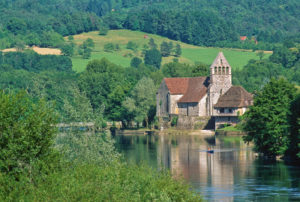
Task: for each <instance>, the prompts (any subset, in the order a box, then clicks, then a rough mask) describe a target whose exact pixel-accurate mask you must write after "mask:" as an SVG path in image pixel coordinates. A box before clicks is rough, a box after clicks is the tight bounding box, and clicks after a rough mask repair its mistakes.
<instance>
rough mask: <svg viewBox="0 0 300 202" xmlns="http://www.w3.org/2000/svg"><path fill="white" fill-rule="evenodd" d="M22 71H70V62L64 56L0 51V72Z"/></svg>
mask: <svg viewBox="0 0 300 202" xmlns="http://www.w3.org/2000/svg"><path fill="white" fill-rule="evenodd" d="M12 69H23V70H27V71H32V72H39V71H43V70H56V71H66V72H68V71H72V61H71V59H70V58H68V57H66V56H57V55H39V54H37V53H35V52H34V51H26V52H25V53H23V52H8V53H2V52H1V51H0V71H5V70H12Z"/></svg>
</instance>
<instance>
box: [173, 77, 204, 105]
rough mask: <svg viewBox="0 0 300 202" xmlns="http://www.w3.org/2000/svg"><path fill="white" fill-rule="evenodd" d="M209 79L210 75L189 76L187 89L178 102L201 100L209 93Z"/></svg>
mask: <svg viewBox="0 0 300 202" xmlns="http://www.w3.org/2000/svg"><path fill="white" fill-rule="evenodd" d="M208 80H209V78H208V77H194V78H189V81H188V88H187V91H186V93H185V94H184V95H183V96H182V97H181V98H180V99H179V101H178V103H187V102H199V101H200V100H201V99H202V98H203V96H204V95H206V93H207V87H208V85H209V83H208Z"/></svg>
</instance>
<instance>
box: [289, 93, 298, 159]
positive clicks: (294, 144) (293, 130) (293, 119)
mask: <svg viewBox="0 0 300 202" xmlns="http://www.w3.org/2000/svg"><path fill="white" fill-rule="evenodd" d="M290 110H291V114H290V116H289V122H290V125H291V127H290V135H291V137H290V145H289V149H288V151H287V155H288V156H292V157H295V156H296V155H297V156H298V158H299V159H300V94H298V95H297V97H296V99H295V100H293V101H292V103H291V107H290Z"/></svg>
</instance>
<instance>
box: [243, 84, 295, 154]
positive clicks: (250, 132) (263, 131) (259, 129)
mask: <svg viewBox="0 0 300 202" xmlns="http://www.w3.org/2000/svg"><path fill="white" fill-rule="evenodd" d="M295 94H296V88H295V87H294V86H293V85H292V84H290V83H289V82H288V81H286V80H285V79H283V78H281V79H279V80H276V79H271V81H270V82H269V83H268V84H266V85H265V86H264V88H263V89H262V90H261V91H259V92H258V93H257V95H256V96H255V97H254V105H253V106H251V107H250V109H249V111H247V112H246V113H245V115H244V121H245V123H244V124H243V129H244V131H245V132H247V135H246V136H244V141H245V142H251V141H253V142H254V148H255V151H257V152H259V153H262V154H264V155H266V156H270V157H275V156H278V155H283V154H284V153H285V152H286V151H287V149H288V146H289V143H290V139H289V126H290V125H289V121H288V116H289V114H290V103H291V101H292V100H293V99H294V97H295Z"/></svg>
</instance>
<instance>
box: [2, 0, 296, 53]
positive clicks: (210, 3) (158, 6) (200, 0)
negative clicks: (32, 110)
mask: <svg viewBox="0 0 300 202" xmlns="http://www.w3.org/2000/svg"><path fill="white" fill-rule="evenodd" d="M299 11H300V1H299V0H288V1H282V0H273V1H264V0H257V1H253V0H193V1H188V0H118V1H116V0H72V1H69V0H52V1H36V0H26V1H24V0H5V1H4V0H0V17H1V21H0V48H1V49H5V48H11V47H15V46H16V45H22V44H24V45H29V46H33V45H35V46H39V47H62V46H63V43H64V41H63V40H62V36H67V35H74V34H80V33H83V32H88V31H95V30H99V29H106V28H110V29H130V30H139V31H144V32H147V33H152V34H157V35H161V36H165V37H168V38H170V39H174V40H180V41H183V42H185V43H189V44H195V45H200V46H218V47H238V48H246V49H261V50H272V49H273V47H274V44H276V43H281V42H284V41H287V40H292V41H293V42H299V41H300V40H299V38H300V37H299V31H300V12H299ZM240 36H248V39H249V40H248V41H247V42H246V43H241V41H240V38H239V37H240ZM253 37H254V38H253ZM251 39H254V41H256V40H258V42H259V43H258V44H254V43H253V41H252V40H251Z"/></svg>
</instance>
